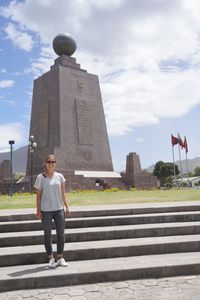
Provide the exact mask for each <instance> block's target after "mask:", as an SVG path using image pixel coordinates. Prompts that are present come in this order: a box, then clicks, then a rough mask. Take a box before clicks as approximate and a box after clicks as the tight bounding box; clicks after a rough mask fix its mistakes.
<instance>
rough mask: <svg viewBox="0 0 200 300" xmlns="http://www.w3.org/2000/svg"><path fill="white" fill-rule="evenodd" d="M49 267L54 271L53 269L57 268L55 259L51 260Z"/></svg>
mask: <svg viewBox="0 0 200 300" xmlns="http://www.w3.org/2000/svg"><path fill="white" fill-rule="evenodd" d="M48 267H49V268H50V269H53V268H55V267H56V263H55V259H54V258H51V259H50V260H49V265H48Z"/></svg>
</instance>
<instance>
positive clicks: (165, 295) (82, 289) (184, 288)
mask: <svg viewBox="0 0 200 300" xmlns="http://www.w3.org/2000/svg"><path fill="white" fill-rule="evenodd" d="M21 299H25V300H30V299H31V300H34V299H54V300H57V299H58V300H60V299H66V300H67V299H70V300H86V299H88V300H89V299H91V300H98V299H100V300H101V299H102V300H103V299H106V300H109V299H112V300H114V299H117V300H119V299H132V300H135V299H136V300H167V299H169V300H199V299H200V275H198V276H179V277H169V278H160V279H143V280H128V281H120V282H106V283H97V284H85V285H77V286H66V287H59V288H48V289H32V290H19V291H12V292H5V293H1V294H0V300H21Z"/></svg>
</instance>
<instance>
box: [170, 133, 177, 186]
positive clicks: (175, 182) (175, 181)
mask: <svg viewBox="0 0 200 300" xmlns="http://www.w3.org/2000/svg"><path fill="white" fill-rule="evenodd" d="M171 136H172V135H171ZM172 158H173V166H174V185H175V187H176V184H177V180H176V168H175V161H174V145H173V144H172Z"/></svg>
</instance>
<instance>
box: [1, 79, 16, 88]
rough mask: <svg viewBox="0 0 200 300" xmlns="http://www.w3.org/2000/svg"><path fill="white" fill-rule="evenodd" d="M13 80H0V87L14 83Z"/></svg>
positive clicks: (6, 86)
mask: <svg viewBox="0 0 200 300" xmlns="http://www.w3.org/2000/svg"><path fill="white" fill-rule="evenodd" d="M14 83H15V82H14V81H13V80H0V88H8V87H12V86H13V85H14Z"/></svg>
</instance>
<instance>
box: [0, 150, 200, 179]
mask: <svg viewBox="0 0 200 300" xmlns="http://www.w3.org/2000/svg"><path fill="white" fill-rule="evenodd" d="M27 152H28V146H24V147H21V148H19V149H17V150H15V151H13V172H14V173H24V174H25V173H26V161H27V154H28V153H27ZM5 159H9V160H10V151H9V152H2V153H0V163H1V162H2V161H3V160H5ZM187 161H188V171H189V172H194V169H195V168H196V167H197V166H199V165H200V157H196V158H193V159H188V160H187ZM175 164H177V165H178V167H179V170H180V165H179V161H176V162H175ZM154 166H155V164H153V165H151V166H150V167H148V168H147V169H145V171H147V172H149V173H153V170H154ZM182 170H183V174H186V173H187V171H186V160H182Z"/></svg>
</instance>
